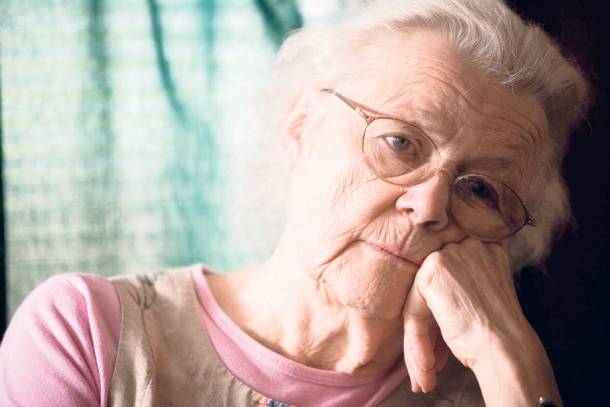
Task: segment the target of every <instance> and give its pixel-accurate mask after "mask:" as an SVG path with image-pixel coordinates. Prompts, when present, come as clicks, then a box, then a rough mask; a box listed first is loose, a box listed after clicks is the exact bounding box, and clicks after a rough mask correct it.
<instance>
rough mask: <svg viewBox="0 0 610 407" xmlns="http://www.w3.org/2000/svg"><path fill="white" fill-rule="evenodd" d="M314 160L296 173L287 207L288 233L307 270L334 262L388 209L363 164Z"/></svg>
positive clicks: (339, 159) (347, 159)
mask: <svg viewBox="0 0 610 407" xmlns="http://www.w3.org/2000/svg"><path fill="white" fill-rule="evenodd" d="M315 157H316V159H315V160H313V159H312V160H308V162H304V163H302V164H301V165H299V166H298V168H297V169H296V171H295V172H294V174H293V176H294V177H293V182H292V184H291V188H290V195H289V202H288V223H289V227H290V228H291V230H292V231H293V233H294V239H295V241H296V243H297V248H298V251H299V256H300V258H301V262H302V263H303V264H304V266H305V268H306V269H309V270H311V269H317V268H318V267H320V266H322V265H323V264H327V263H328V262H329V261H332V260H333V259H334V258H335V257H337V256H338V255H339V254H340V253H341V252H342V251H343V250H344V249H345V248H346V247H347V246H348V245H349V244H350V243H351V242H353V241H354V240H357V239H358V236H359V234H360V232H361V231H362V230H363V229H364V228H365V227H366V226H367V225H368V224H369V223H370V222H371V221H372V220H373V219H374V218H375V217H376V216H378V214H379V213H382V212H383V210H384V207H385V206H386V205H384V203H383V202H380V201H379V200H380V194H378V193H376V191H375V189H376V188H375V184H377V183H376V182H373V181H374V178H373V177H372V176H371V174H370V171H369V170H368V167H366V165H365V164H364V163H363V162H361V161H359V160H354V159H352V158H351V157H346V156H339V155H338V154H335V155H334V156H333V157H332V159H325V156H324V155H316V156H315Z"/></svg>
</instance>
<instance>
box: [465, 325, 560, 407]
mask: <svg viewBox="0 0 610 407" xmlns="http://www.w3.org/2000/svg"><path fill="white" fill-rule="evenodd" d="M492 343H493V345H491V346H490V347H489V349H488V350H486V351H485V352H484V354H483V355H481V358H479V360H478V361H477V363H476V365H475V366H473V368H472V369H473V371H474V374H475V376H476V377H477V381H478V382H479V386H480V388H481V392H482V394H483V398H484V400H485V405H486V406H488V407H503V406H507V407H508V406H510V407H517V406H523V407H534V406H536V403H537V402H538V400H539V398H540V397H543V398H545V399H547V400H551V401H553V402H554V403H555V404H556V405H557V406H560V405H562V404H561V398H560V395H559V390H558V389H557V385H556V383H555V378H554V375H553V369H552V367H551V363H550V361H549V359H548V357H547V355H546V352H545V350H544V347H543V346H542V343H541V342H540V340H539V338H538V336H537V335H536V333H535V332H534V331H533V329H531V327H529V329H526V331H525V332H524V333H523V334H522V335H520V337H519V338H517V339H511V340H507V339H505V338H494V339H492Z"/></svg>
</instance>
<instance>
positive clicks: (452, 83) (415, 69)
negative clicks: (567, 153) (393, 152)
mask: <svg viewBox="0 0 610 407" xmlns="http://www.w3.org/2000/svg"><path fill="white" fill-rule="evenodd" d="M378 42H379V44H378V45H377V46H373V47H365V51H364V52H363V53H362V54H361V55H360V56H359V58H360V59H361V63H359V64H358V67H357V68H355V69H363V70H365V71H366V73H362V74H360V75H358V77H357V79H356V80H354V81H353V82H352V83H351V84H349V85H348V87H349V91H346V92H349V94H350V95H353V97H354V98H356V97H358V98H359V99H362V100H363V101H366V105H367V106H366V107H368V108H370V109H372V110H373V111H379V112H380V113H381V112H383V113H388V109H389V110H392V111H396V112H400V110H401V109H402V108H403V107H412V108H418V109H419V110H421V111H422V112H426V113H427V115H428V116H429V117H430V118H432V117H433V115H434V114H435V113H436V116H437V117H436V118H437V119H439V120H442V121H447V122H459V121H460V119H461V120H468V119H471V120H472V119H475V118H477V119H481V120H483V119H490V120H491V119H494V118H497V119H498V120H500V121H502V120H510V121H512V122H514V123H515V124H516V125H517V126H520V127H522V128H523V130H524V131H525V132H527V133H531V136H532V138H539V139H542V138H544V137H545V135H546V131H547V129H546V128H547V123H546V115H545V113H544V109H543V108H542V106H541V104H540V103H539V102H538V101H537V100H536V99H535V98H534V96H533V95H530V94H528V93H527V92H525V91H522V90H519V89H513V88H508V87H504V86H501V85H499V84H497V83H496V81H495V80H494V79H493V78H492V77H491V75H489V74H488V73H486V72H485V70H484V69H483V68H480V67H478V66H476V65H475V64H474V63H473V62H471V61H470V60H469V59H468V58H467V57H466V56H464V55H460V54H459V53H458V52H457V51H456V49H455V47H454V46H453V45H452V44H451V43H450V41H449V40H448V39H446V38H445V37H444V36H443V35H442V34H440V33H437V32H433V31H430V30H417V31H413V32H411V33H405V34H401V35H396V34H395V35H389V36H387V37H385V38H384V40H383V41H380V40H378ZM447 124H449V123H447ZM454 124H459V123H454ZM540 141H542V140H532V142H534V143H538V142H540Z"/></svg>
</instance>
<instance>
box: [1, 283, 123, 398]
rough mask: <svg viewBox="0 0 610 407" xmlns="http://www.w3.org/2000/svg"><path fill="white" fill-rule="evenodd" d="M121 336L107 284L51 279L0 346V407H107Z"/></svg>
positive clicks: (20, 313) (16, 318)
mask: <svg viewBox="0 0 610 407" xmlns="http://www.w3.org/2000/svg"><path fill="white" fill-rule="evenodd" d="M119 333H120V305H119V300H118V297H117V294H116V292H115V290H114V287H113V285H112V283H111V282H110V281H109V280H107V279H105V278H103V277H99V276H93V275H85V274H64V275H58V276H55V277H52V278H50V279H49V280H47V281H46V282H44V283H43V284H41V285H40V286H38V287H37V288H36V289H35V290H34V291H32V293H30V295H29V296H28V297H27V298H26V299H25V301H24V302H23V304H21V306H20V307H19V308H18V310H17V312H16V313H15V315H14V316H13V319H12V320H11V323H10V324H9V327H8V330H7V331H6V334H5V336H4V339H3V341H2V344H1V345H0V405H1V406H28V407H36V406H66V407H69V406H106V403H107V400H108V391H109V388H110V381H111V378H112V372H113V370H114V363H115V360H116V349H117V344H118V338H119Z"/></svg>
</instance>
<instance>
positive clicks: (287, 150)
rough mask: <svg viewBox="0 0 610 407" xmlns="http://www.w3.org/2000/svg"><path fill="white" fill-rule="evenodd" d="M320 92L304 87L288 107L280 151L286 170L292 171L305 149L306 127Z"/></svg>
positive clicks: (317, 103) (309, 86)
mask: <svg viewBox="0 0 610 407" xmlns="http://www.w3.org/2000/svg"><path fill="white" fill-rule="evenodd" d="M320 98H321V92H320V91H319V90H318V89H317V88H315V87H313V86H311V85H306V86H303V88H302V89H301V90H300V91H299V92H298V93H297V95H296V97H295V98H294V99H293V102H292V104H291V106H290V110H289V112H288V115H287V116H286V120H285V122H284V126H283V129H282V149H283V153H284V156H285V157H286V162H287V164H288V168H289V169H290V170H292V169H293V168H295V167H296V165H297V162H298V161H299V159H300V157H301V156H302V154H303V151H304V150H305V148H306V143H307V142H308V140H306V139H305V133H306V131H305V130H306V127H307V124H308V122H310V120H311V119H312V117H313V114H314V111H315V108H316V107H317V106H318V105H319V102H320Z"/></svg>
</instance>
